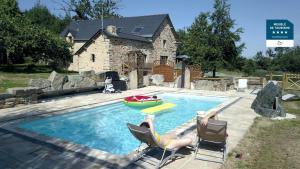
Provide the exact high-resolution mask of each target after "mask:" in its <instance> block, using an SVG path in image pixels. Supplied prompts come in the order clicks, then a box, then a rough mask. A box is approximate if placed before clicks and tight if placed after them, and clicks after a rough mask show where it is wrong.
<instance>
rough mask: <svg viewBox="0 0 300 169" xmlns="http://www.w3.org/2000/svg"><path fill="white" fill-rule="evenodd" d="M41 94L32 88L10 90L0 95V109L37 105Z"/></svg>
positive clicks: (40, 91)
mask: <svg viewBox="0 0 300 169" xmlns="http://www.w3.org/2000/svg"><path fill="white" fill-rule="evenodd" d="M41 93H43V91H42V90H41V89H38V88H34V87H24V88H10V89H8V90H7V92H6V93H3V94H0V109H4V108H10V107H15V106H16V105H25V104H32V103H37V102H38V96H39V95H40V94H41Z"/></svg>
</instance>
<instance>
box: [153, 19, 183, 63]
mask: <svg viewBox="0 0 300 169" xmlns="http://www.w3.org/2000/svg"><path fill="white" fill-rule="evenodd" d="M153 39H154V40H153V47H154V51H153V58H155V60H160V56H168V60H169V61H173V62H174V61H175V58H176V51H177V45H176V38H175V35H174V33H173V31H172V26H171V24H170V22H169V21H168V20H167V19H166V20H165V21H164V22H163V24H162V25H161V26H160V28H159V30H158V31H157V33H156V35H154V38H153ZM164 40H165V41H166V44H165V45H163V41H164Z"/></svg>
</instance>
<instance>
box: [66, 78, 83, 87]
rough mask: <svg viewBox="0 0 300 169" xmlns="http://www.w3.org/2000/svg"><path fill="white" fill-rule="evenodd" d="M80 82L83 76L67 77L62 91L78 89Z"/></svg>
mask: <svg viewBox="0 0 300 169" xmlns="http://www.w3.org/2000/svg"><path fill="white" fill-rule="evenodd" d="M82 80H83V76H81V75H68V81H67V82H66V83H65V84H64V85H63V89H73V88H78V86H79V83H80V82H81V81H82Z"/></svg>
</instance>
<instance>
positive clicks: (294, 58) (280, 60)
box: [274, 46, 300, 73]
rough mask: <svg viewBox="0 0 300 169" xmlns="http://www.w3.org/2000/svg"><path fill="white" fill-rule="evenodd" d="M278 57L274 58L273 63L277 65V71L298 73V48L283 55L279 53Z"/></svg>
mask: <svg viewBox="0 0 300 169" xmlns="http://www.w3.org/2000/svg"><path fill="white" fill-rule="evenodd" d="M278 55H279V56H276V57H275V58H274V62H275V64H276V65H278V68H279V70H281V71H285V72H294V73H299V72H300V59H299V57H300V47H299V46H297V47H294V48H290V49H289V50H288V51H287V50H286V52H284V53H279V54H278Z"/></svg>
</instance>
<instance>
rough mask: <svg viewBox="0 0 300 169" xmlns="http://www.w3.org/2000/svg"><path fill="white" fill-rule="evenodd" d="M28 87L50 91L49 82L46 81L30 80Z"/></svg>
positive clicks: (40, 79)
mask: <svg viewBox="0 0 300 169" xmlns="http://www.w3.org/2000/svg"><path fill="white" fill-rule="evenodd" d="M29 86H31V87H37V88H40V89H44V90H50V89H51V81H50V80H47V79H42V78H39V79H30V80H29Z"/></svg>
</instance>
